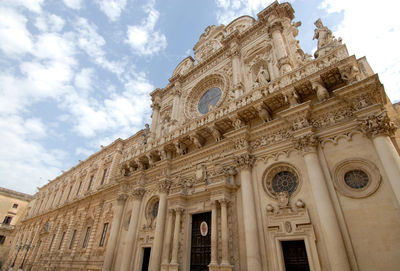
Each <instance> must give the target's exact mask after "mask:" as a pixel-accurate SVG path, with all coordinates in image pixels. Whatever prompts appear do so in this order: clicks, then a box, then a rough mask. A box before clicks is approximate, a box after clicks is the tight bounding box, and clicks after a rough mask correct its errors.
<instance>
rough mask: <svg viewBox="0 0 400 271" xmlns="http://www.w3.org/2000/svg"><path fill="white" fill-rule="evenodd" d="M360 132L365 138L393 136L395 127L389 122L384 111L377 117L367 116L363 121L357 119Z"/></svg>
mask: <svg viewBox="0 0 400 271" xmlns="http://www.w3.org/2000/svg"><path fill="white" fill-rule="evenodd" d="M359 123H360V125H361V131H362V132H364V133H365V134H366V135H367V136H372V137H375V136H379V135H387V136H393V135H394V133H395V131H396V129H397V127H396V125H395V124H394V123H393V122H392V121H391V120H390V118H389V117H388V115H387V112H386V111H383V112H382V113H380V114H377V115H369V116H367V117H366V118H364V119H359Z"/></svg>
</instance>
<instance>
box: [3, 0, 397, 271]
mask: <svg viewBox="0 0 400 271" xmlns="http://www.w3.org/2000/svg"><path fill="white" fill-rule="evenodd" d="M360 12H362V11H360ZM316 19H317V18H316ZM299 26H300V23H299V22H295V21H294V10H293V9H292V6H291V5H290V4H289V3H282V4H279V3H278V2H274V3H273V4H271V5H270V6H268V7H267V8H266V9H264V10H263V11H261V12H260V13H259V14H258V15H257V18H256V19H255V18H252V17H249V16H242V17H239V18H237V19H235V20H234V21H232V22H231V23H230V24H228V25H226V26H224V25H220V26H209V27H207V28H206V29H205V32H204V33H203V34H202V35H201V36H200V38H199V41H198V42H197V43H196V44H195V46H194V54H195V59H193V58H192V57H190V56H189V57H187V58H185V59H183V60H182V62H181V63H179V65H178V66H177V67H176V69H175V71H174V72H173V74H172V76H171V78H170V79H169V82H170V83H169V84H168V85H167V86H165V87H164V88H162V89H156V90H154V91H153V92H152V93H151V97H152V109H153V113H152V123H151V125H150V127H148V126H146V127H145V129H143V130H141V131H139V132H137V133H136V134H135V135H132V136H131V137H130V138H127V139H124V140H123V139H117V140H116V141H114V142H113V143H112V144H110V145H109V146H106V147H104V148H102V149H101V150H100V151H99V152H97V153H95V154H93V155H91V156H90V157H88V158H87V159H86V160H85V161H82V162H81V163H79V164H78V165H76V166H75V167H73V168H71V169H70V170H68V171H67V172H65V173H63V174H62V175H60V176H59V177H57V178H56V179H54V180H53V181H51V182H50V183H48V184H47V185H45V186H43V187H41V188H40V189H39V192H38V193H37V194H35V195H34V199H33V200H32V201H31V203H30V205H29V207H30V208H29V210H28V212H27V215H26V216H25V218H24V220H23V221H22V223H21V226H20V227H19V229H18V231H17V234H16V238H15V242H14V245H13V249H12V251H11V253H10V254H9V257H8V261H7V263H6V264H7V268H13V270H15V269H16V268H18V267H20V268H21V269H23V270H103V271H110V270H119V271H126V270H151V271H160V270H184V271H189V270H193V271H195V270H220V271H228V270H229V271H230V270H243V271H245V270H247V271H261V270H274V271H276V270H316V271H318V270H324V271H325V270H338V271H346V270H363V271H364V270H400V258H399V255H400V254H399V253H400V213H399V203H400V181H399V176H400V158H399V151H398V150H399V142H400V141H399V133H398V131H397V130H396V125H395V123H399V114H398V113H397V111H396V109H395V108H393V106H392V104H391V103H390V100H389V99H388V98H387V96H386V94H385V91H384V87H383V85H382V84H381V82H380V80H379V77H378V75H377V74H375V73H374V72H373V70H372V68H371V67H370V65H369V64H368V62H367V60H366V58H365V57H361V58H357V57H355V56H354V55H349V54H348V51H347V49H346V46H345V45H344V44H342V41H341V39H340V38H335V37H334V36H333V35H332V32H331V31H330V30H329V29H328V28H327V27H326V26H324V25H323V23H322V22H321V20H319V19H318V20H317V21H316V22H315V26H316V29H315V36H314V38H315V39H317V40H318V47H317V50H316V52H315V53H314V56H311V55H309V54H306V53H304V52H303V50H302V49H301V48H300V46H299V42H298V41H297V40H296V36H297V34H298V27H299ZM377 50H378V48H377ZM397 110H398V109H397ZM21 248H22V249H21Z"/></svg>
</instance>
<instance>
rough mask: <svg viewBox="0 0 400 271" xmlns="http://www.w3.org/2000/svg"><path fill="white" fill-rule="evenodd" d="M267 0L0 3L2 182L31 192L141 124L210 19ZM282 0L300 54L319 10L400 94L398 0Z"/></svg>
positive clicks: (248, 10)
mask: <svg viewBox="0 0 400 271" xmlns="http://www.w3.org/2000/svg"><path fill="white" fill-rule="evenodd" d="M271 2H272V1H268V0H249V1H244V0H202V1H198V0H190V1H189V0H158V1H156V0H148V1H139V0H90V1H89V0H88V1H84V0H52V1H50V0H2V1H0V140H1V145H0V186H2V187H6V188H10V189H14V190H18V191H21V192H26V193H34V192H35V191H36V187H37V186H42V185H44V184H46V183H47V181H48V180H49V179H54V178H55V177H56V176H58V175H60V174H61V171H62V170H68V169H69V168H71V167H72V166H73V165H75V164H77V163H78V160H84V159H85V158H86V157H87V156H89V155H90V154H92V153H94V152H96V151H98V150H99V149H100V145H107V144H109V143H111V142H112V141H113V140H115V139H116V138H118V137H120V138H127V137H129V136H130V135H132V134H134V133H135V132H136V131H138V130H140V129H142V128H143V127H144V124H145V123H150V121H151V120H150V114H151V111H150V106H149V105H150V99H149V95H148V94H149V93H150V92H151V91H152V90H153V89H154V88H156V87H161V88H162V87H164V86H165V85H166V84H167V82H168V78H170V76H171V74H172V72H173V70H174V68H175V67H176V65H177V64H178V63H179V62H180V61H181V60H182V59H183V58H184V57H186V56H187V55H192V56H193V51H192V48H193V46H194V44H195V43H196V42H197V40H198V38H199V36H200V35H201V34H202V33H203V31H204V29H205V28H206V27H207V26H208V25H213V24H214V25H219V24H225V25H226V24H228V23H229V22H230V21H231V20H232V19H234V18H236V17H238V16H240V15H244V14H247V15H251V16H256V14H257V13H258V12H259V11H261V10H262V9H263V8H265V7H266V6H267V5H268V4H270V3H271ZM291 2H292V5H293V7H294V9H295V11H296V13H295V15H296V19H295V20H296V21H301V22H302V23H303V24H302V26H301V27H300V34H299V37H298V38H299V40H300V44H301V46H302V47H303V49H304V51H306V52H308V53H311V52H312V51H313V50H315V47H316V41H313V40H312V37H313V31H314V25H313V22H314V21H315V20H316V19H317V18H319V17H321V18H322V20H323V22H324V24H326V25H327V26H328V27H330V28H331V29H332V30H333V31H334V32H335V35H336V36H337V37H338V36H340V37H342V38H343V41H344V42H345V43H346V44H347V46H348V49H349V52H350V54H356V56H357V57H361V56H364V55H365V56H367V59H368V60H369V62H370V64H371V66H372V68H373V69H374V71H375V72H377V73H379V76H380V78H381V81H382V82H383V83H384V85H385V88H386V91H387V93H388V95H389V97H390V99H391V100H392V101H396V100H400V90H399V86H400V50H399V49H398V44H400V23H399V19H398V17H397V13H398V9H397V6H398V4H397V1H395V0H393V1H389V0H386V1H381V2H376V1H361V0H351V1H349V0H323V1H317V0H294V1H291Z"/></svg>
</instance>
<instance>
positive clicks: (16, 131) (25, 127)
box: [0, 115, 65, 193]
mask: <svg viewBox="0 0 400 271" xmlns="http://www.w3.org/2000/svg"><path fill="white" fill-rule="evenodd" d="M45 135H46V129H45V126H44V124H43V123H42V122H41V121H40V120H39V119H26V120H24V119H23V118H21V117H18V116H15V115H13V116H9V117H8V118H7V119H5V118H0V138H1V139H2V147H1V148H0V176H2V183H1V185H2V186H4V187H8V188H11V189H15V190H18V191H21V192H25V193H33V192H34V190H35V186H38V185H43V184H45V183H46V180H48V179H50V178H53V177H54V176H56V175H57V174H58V173H59V172H60V168H61V166H62V162H61V161H62V160H63V159H64V158H65V152H63V151H61V150H51V151H49V150H46V149H45V148H44V147H43V146H42V145H41V144H39V143H38V142H37V141H35V140H34V139H37V138H42V137H44V136H45Z"/></svg>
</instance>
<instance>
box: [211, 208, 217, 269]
mask: <svg viewBox="0 0 400 271" xmlns="http://www.w3.org/2000/svg"><path fill="white" fill-rule="evenodd" d="M217 251H218V227H217V202H216V201H215V200H214V201H212V202H211V262H210V265H209V266H210V269H212V267H216V266H218V257H217Z"/></svg>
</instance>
